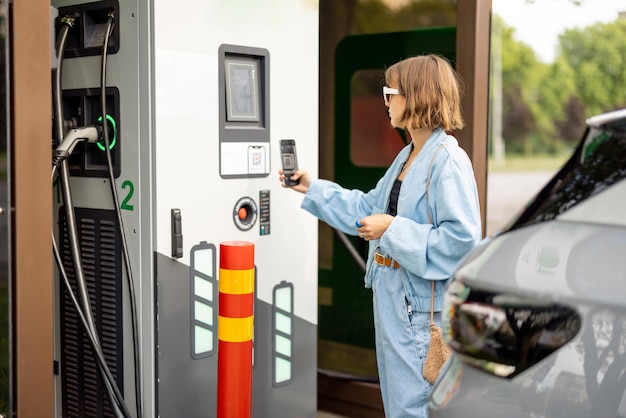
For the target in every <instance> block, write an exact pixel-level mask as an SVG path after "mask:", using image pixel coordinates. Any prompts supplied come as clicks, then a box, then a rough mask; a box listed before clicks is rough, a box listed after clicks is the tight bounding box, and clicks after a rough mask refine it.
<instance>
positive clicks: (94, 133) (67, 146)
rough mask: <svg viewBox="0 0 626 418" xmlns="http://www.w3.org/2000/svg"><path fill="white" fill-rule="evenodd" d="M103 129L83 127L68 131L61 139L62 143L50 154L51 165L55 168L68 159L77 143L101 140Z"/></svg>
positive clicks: (94, 126) (95, 126)
mask: <svg viewBox="0 0 626 418" xmlns="http://www.w3.org/2000/svg"><path fill="white" fill-rule="evenodd" d="M102 132H103V128H102V126H101V125H91V126H83V127H80V128H75V129H70V130H69V131H68V132H67V133H66V134H65V137H64V138H63V141H62V142H61V143H60V144H59V146H58V147H57V148H56V149H55V150H54V152H53V154H52V163H53V164H54V165H56V166H58V164H59V163H60V162H61V161H63V160H66V159H67V158H69V156H70V155H72V152H73V151H74V148H75V147H76V145H77V144H78V143H79V142H87V143H96V142H98V140H100V138H102Z"/></svg>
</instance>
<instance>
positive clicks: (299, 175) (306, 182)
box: [278, 168, 311, 193]
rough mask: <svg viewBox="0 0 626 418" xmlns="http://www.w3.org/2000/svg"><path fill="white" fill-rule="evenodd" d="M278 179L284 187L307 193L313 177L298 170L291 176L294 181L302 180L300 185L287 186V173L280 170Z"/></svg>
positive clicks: (304, 171)
mask: <svg viewBox="0 0 626 418" xmlns="http://www.w3.org/2000/svg"><path fill="white" fill-rule="evenodd" d="M278 179H279V180H280V183H281V185H282V186H283V187H286V188H289V189H293V190H295V191H297V192H300V193H306V192H307V190H309V186H310V185H311V175H310V174H309V173H308V171H306V170H298V171H296V172H295V173H293V175H292V176H291V179H292V180H298V179H300V183H299V184H296V185H295V186H287V185H285V173H284V171H283V169H282V168H281V169H279V170H278Z"/></svg>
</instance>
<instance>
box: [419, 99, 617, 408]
mask: <svg viewBox="0 0 626 418" xmlns="http://www.w3.org/2000/svg"><path fill="white" fill-rule="evenodd" d="M442 329H443V333H444V338H445V339H446V343H447V344H448V345H449V347H450V348H451V349H452V353H453V354H452V356H451V358H450V359H449V360H448V362H447V363H446V365H445V366H444V369H443V370H442V372H441V373H440V375H439V378H438V380H437V382H436V383H435V386H434V388H433V391H432V394H431V397H430V402H429V414H430V417H431V418H440V417H462V418H471V417H481V418H482V417H506V418H512V417H542V418H555V417H559V418H561V417H567V418H576V417H594V418H595V417H626V109H622V110H616V111H613V112H608V113H604V114H601V115H598V116H594V117H590V118H588V119H587V120H586V129H585V132H584V134H583V135H582V138H581V140H580V142H579V144H578V146H577V147H576V149H575V150H574V151H573V153H572V156H571V158H570V159H569V160H568V161H567V162H566V163H565V164H564V165H563V167H562V168H561V169H560V170H559V171H558V172H557V173H556V175H555V176H554V177H553V178H551V179H550V180H549V181H548V182H547V183H546V185H545V186H544V187H543V188H542V189H541V190H540V191H539V192H538V193H537V195H536V196H534V197H533V198H532V199H531V200H530V201H529V202H528V204H527V205H526V206H525V207H524V208H521V209H520V211H519V212H518V214H517V215H515V216H514V217H513V218H512V220H511V221H510V222H509V223H508V224H507V225H506V226H505V227H504V228H502V229H501V230H500V231H499V232H497V233H496V234H494V235H493V236H491V237H487V238H485V239H484V240H483V241H482V242H481V243H480V244H479V245H478V246H477V247H476V248H475V249H474V250H473V251H471V252H470V253H469V254H468V255H467V256H466V258H465V259H464V260H463V261H462V262H461V264H460V265H459V266H458V268H457V270H456V272H455V274H454V276H453V278H452V279H451V281H450V282H449V283H448V286H447V287H446V292H445V294H444V305H443V312H442Z"/></svg>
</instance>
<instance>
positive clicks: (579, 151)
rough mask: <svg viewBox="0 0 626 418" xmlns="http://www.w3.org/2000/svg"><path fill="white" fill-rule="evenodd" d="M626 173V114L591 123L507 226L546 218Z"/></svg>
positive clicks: (552, 216) (583, 198) (594, 192)
mask: <svg viewBox="0 0 626 418" xmlns="http://www.w3.org/2000/svg"><path fill="white" fill-rule="evenodd" d="M624 177H626V118H623V117H622V118H619V119H617V120H613V121H610V122H607V123H606V124H604V125H602V126H601V127H594V126H590V127H589V128H588V129H587V131H586V133H585V135H584V137H583V140H582V141H581V143H580V144H579V145H578V147H577V148H576V150H575V151H574V154H573V155H572V157H571V158H570V159H569V161H568V162H567V163H566V164H565V165H564V166H563V168H562V169H561V170H560V171H559V172H558V173H557V174H556V175H555V176H554V177H553V178H552V179H551V180H550V181H549V182H548V184H547V185H546V186H545V187H544V188H543V189H542V190H541V191H540V192H539V193H538V194H537V196H536V197H535V198H534V199H533V200H532V201H531V202H530V203H529V204H528V206H527V208H526V209H525V210H524V211H523V212H522V213H521V215H520V216H519V217H518V218H516V219H515V220H514V221H513V223H512V224H510V226H509V228H505V229H506V230H512V229H517V228H519V227H522V226H525V225H528V224H532V223H537V222H545V221H549V220H552V219H554V218H556V217H557V216H558V215H560V214H562V213H565V212H566V211H568V210H569V209H571V208H572V207H574V206H576V205H577V204H579V203H581V202H583V201H584V200H586V199H588V198H590V197H591V196H594V195H595V194H597V193H599V192H600V191H602V190H604V189H606V188H607V187H609V186H611V185H612V184H614V183H617V182H618V181H620V180H622V179H623V178H624Z"/></svg>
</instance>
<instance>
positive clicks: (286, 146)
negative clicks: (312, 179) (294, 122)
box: [280, 139, 300, 186]
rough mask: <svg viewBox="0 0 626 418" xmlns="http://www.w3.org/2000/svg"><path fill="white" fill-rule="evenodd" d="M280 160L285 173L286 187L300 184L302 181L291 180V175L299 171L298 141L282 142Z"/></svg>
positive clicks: (286, 140) (284, 140) (288, 140)
mask: <svg viewBox="0 0 626 418" xmlns="http://www.w3.org/2000/svg"><path fill="white" fill-rule="evenodd" d="M280 160H281V161H282V163H283V172H284V173H285V185H286V186H295V185H296V184H300V179H298V180H291V175H292V174H293V173H295V172H296V170H298V155H297V154H296V141H295V140H293V139H281V140H280Z"/></svg>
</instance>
